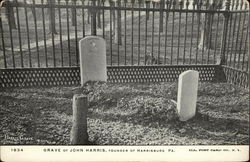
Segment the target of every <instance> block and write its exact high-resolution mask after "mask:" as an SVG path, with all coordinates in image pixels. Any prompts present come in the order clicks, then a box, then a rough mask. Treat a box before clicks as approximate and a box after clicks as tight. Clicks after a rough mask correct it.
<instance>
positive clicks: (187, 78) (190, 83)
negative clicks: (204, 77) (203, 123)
mask: <svg viewBox="0 0 250 162" xmlns="http://www.w3.org/2000/svg"><path fill="white" fill-rule="evenodd" d="M198 80H199V72H197V71H194V70H188V71H185V72H183V73H181V74H180V76H179V82H178V96H177V111H178V114H179V117H180V120H181V121H187V120H188V119H190V118H192V117H194V116H195V112H196V101H197V91H198Z"/></svg>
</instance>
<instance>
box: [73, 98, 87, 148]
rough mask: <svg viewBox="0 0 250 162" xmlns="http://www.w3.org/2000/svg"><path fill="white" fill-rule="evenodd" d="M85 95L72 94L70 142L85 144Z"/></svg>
mask: <svg viewBox="0 0 250 162" xmlns="http://www.w3.org/2000/svg"><path fill="white" fill-rule="evenodd" d="M87 111H88V100H87V96H85V95H80V94H76V95H74V96H73V126H72V129H71V136H70V144H72V145H81V144H87V142H88V132H87Z"/></svg>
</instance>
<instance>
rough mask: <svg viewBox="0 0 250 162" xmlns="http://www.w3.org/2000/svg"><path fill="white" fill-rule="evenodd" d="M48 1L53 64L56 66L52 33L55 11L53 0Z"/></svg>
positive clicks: (53, 30)
mask: <svg viewBox="0 0 250 162" xmlns="http://www.w3.org/2000/svg"><path fill="white" fill-rule="evenodd" d="M49 2H50V3H49V4H50V8H49V9H50V14H49V15H50V23H51V31H50V32H51V38H52V53H53V54H52V55H53V66H54V67H56V52H55V36H54V34H55V33H56V31H55V26H54V25H55V23H54V22H53V21H54V19H55V18H54V17H53V16H55V11H54V7H55V6H54V5H55V1H49Z"/></svg>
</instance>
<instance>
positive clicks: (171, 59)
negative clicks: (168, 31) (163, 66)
mask: <svg viewBox="0 0 250 162" xmlns="http://www.w3.org/2000/svg"><path fill="white" fill-rule="evenodd" d="M175 5H176V1H175V0H174V1H173V20H172V39H171V56H170V57H171V58H170V65H172V63H173V46H174V17H175Z"/></svg>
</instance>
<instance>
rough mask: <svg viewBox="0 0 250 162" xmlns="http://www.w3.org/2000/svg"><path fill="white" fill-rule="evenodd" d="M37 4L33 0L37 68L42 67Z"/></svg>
mask: <svg viewBox="0 0 250 162" xmlns="http://www.w3.org/2000/svg"><path fill="white" fill-rule="evenodd" d="M35 5H36V2H35V0H33V7H32V9H33V13H34V15H33V16H34V25H35V27H34V28H35V39H36V52H37V66H38V67H40V53H39V44H38V32H37V20H36V7H35Z"/></svg>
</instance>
